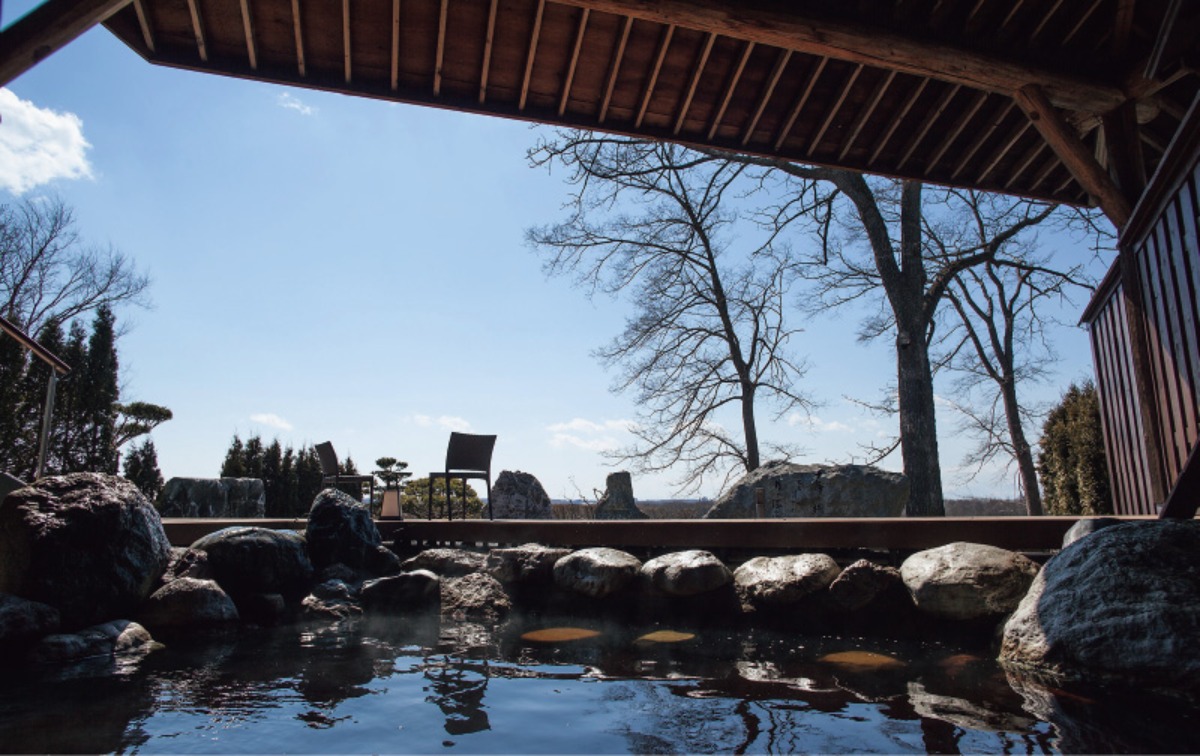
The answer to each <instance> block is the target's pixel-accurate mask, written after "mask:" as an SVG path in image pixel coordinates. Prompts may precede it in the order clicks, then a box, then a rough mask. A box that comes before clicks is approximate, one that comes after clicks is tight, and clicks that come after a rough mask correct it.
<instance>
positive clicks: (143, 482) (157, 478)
mask: <svg viewBox="0 0 1200 756" xmlns="http://www.w3.org/2000/svg"><path fill="white" fill-rule="evenodd" d="M125 477H126V478H128V479H129V481H130V482H131V483H133V484H134V485H135V486H137V487H138V488H139V489H140V490H141V492H142V493H144V494H146V498H147V499H150V501H154V500H155V499H156V498H158V494H159V492H160V491H162V488H163V476H162V472H161V471H160V470H159V469H158V452H157V451H156V450H155V448H154V441H153V440H152V439H149V438H147V439H146V440H145V441H144V442H143V443H142V444H140V445H137V444H134V445H132V446H130V447H129V451H127V452H125Z"/></svg>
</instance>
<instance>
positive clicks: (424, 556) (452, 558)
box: [400, 549, 487, 577]
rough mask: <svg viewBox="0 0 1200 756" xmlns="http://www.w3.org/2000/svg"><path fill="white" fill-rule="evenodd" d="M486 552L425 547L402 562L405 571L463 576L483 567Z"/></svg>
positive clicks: (401, 567) (442, 575) (443, 575)
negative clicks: (427, 571) (425, 571)
mask: <svg viewBox="0 0 1200 756" xmlns="http://www.w3.org/2000/svg"><path fill="white" fill-rule="evenodd" d="M486 560H487V555H486V554H481V553H480V552H478V551H467V550H466V549H425V550H424V551H422V552H421V553H419V554H417V555H416V556H413V557H409V558H408V559H405V560H404V561H403V562H401V564H400V569H401V570H403V571H404V572H412V571H413V570H429V571H430V572H432V573H433V574H435V575H440V576H441V577H462V576H463V575H470V574H471V573H472V572H479V571H480V570H482V569H483V565H484V562H485V561H486Z"/></svg>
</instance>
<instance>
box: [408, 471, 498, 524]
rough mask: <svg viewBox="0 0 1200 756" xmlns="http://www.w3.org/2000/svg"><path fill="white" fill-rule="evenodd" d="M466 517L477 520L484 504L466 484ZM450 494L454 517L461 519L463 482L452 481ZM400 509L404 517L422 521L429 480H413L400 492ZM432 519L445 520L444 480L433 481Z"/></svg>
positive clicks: (425, 514) (425, 510)
mask: <svg viewBox="0 0 1200 756" xmlns="http://www.w3.org/2000/svg"><path fill="white" fill-rule="evenodd" d="M466 489H467V517H468V518H469V519H479V518H480V517H482V516H483V508H484V503H483V500H482V499H480V498H479V494H477V493H475V489H474V488H472V487H471V485H470V484H467V486H466ZM450 493H451V496H452V500H453V504H454V517H455V518H459V517H462V511H463V497H462V493H463V482H462V481H461V480H457V479H456V480H452V481H451V482H450ZM400 508H401V510H402V511H403V512H404V516H405V517H415V518H419V519H423V518H425V517H427V516H428V512H429V478H413V479H412V480H410V481H409V482H408V485H406V486H405V487H404V488H403V489H401V491H400ZM433 517H434V519H445V518H446V481H445V479H444V478H439V479H434V481H433Z"/></svg>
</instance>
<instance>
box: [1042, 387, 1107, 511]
mask: <svg viewBox="0 0 1200 756" xmlns="http://www.w3.org/2000/svg"><path fill="white" fill-rule="evenodd" d="M1041 447H1042V451H1041V453H1040V454H1039V455H1038V474H1039V475H1040V477H1041V480H1042V492H1043V501H1044V503H1045V506H1046V514H1051V515H1103V514H1112V511H1113V507H1112V494H1111V492H1110V490H1109V482H1108V459H1107V458H1106V457H1105V454H1104V433H1103V430H1102V428H1101V425H1100V402H1099V398H1098V397H1097V395H1096V386H1095V384H1093V383H1092V382H1091V381H1087V382H1085V383H1084V384H1083V386H1075V385H1074V384H1072V385H1071V387H1070V388H1068V389H1067V393H1066V395H1065V396H1063V399H1062V402H1061V403H1060V404H1059V405H1058V406H1057V407H1055V408H1054V409H1053V410H1052V411H1051V412H1050V415H1049V416H1048V417H1047V418H1046V424H1045V425H1044V426H1042V440H1041Z"/></svg>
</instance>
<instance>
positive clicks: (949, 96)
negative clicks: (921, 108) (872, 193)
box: [896, 84, 962, 171]
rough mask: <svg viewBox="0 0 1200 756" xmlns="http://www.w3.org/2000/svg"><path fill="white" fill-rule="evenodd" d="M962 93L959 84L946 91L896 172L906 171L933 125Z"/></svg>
mask: <svg viewBox="0 0 1200 756" xmlns="http://www.w3.org/2000/svg"><path fill="white" fill-rule="evenodd" d="M960 91H962V87H961V86H960V85H958V84H955V85H954V86H952V87H950V88H949V89H947V90H946V92H945V94H943V95H942V99H940V100H938V104H937V107H935V108H934V109H933V115H929V116H926V118H925V123H923V124H922V125H921V128H920V130H919V131H917V133H916V135H915V136H914V137H913V140H912V141H911V142H910V143H909V145H908V149H907V150H905V152H904V155H903V156H901V158H900V162H899V163H897V164H896V170H898V171H899V170H903V169H904V164H905V163H907V162H908V160H909V158H911V157H912V156H913V153H914V152H916V151H917V147H919V146H921V142H923V141H925V137H926V136H927V135H928V134H929V132H930V130H931V129H933V125H934V124H935V123H937V122H938V120H939V119H940V118H941V117H942V113H945V112H946V108H947V106H949V105H950V101H951V100H953V99H954V97H955V95H957V94H958V93H959V92H960Z"/></svg>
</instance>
